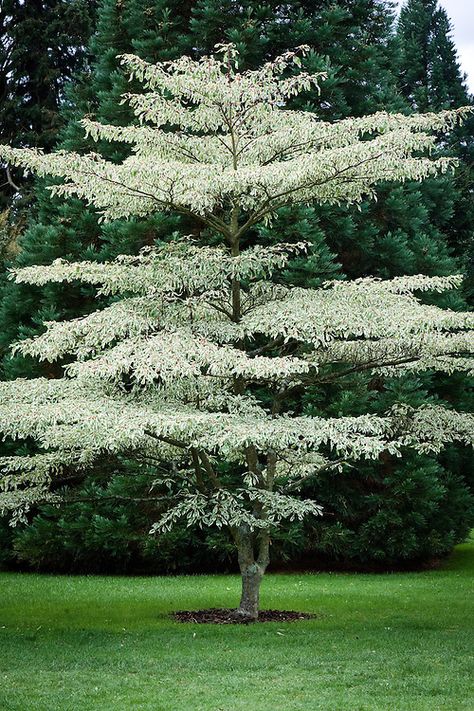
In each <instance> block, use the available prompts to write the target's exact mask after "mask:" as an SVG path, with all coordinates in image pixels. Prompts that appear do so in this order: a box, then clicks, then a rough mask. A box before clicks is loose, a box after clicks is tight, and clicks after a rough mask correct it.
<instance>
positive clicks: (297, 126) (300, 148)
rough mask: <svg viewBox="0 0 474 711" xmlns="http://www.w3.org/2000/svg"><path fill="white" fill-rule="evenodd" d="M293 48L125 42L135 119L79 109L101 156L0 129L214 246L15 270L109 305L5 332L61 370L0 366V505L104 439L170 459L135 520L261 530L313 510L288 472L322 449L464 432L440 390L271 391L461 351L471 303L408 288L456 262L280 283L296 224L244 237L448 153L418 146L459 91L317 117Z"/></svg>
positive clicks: (431, 165) (311, 463) (427, 141)
mask: <svg viewBox="0 0 474 711" xmlns="http://www.w3.org/2000/svg"><path fill="white" fill-rule="evenodd" d="M305 51H306V50H305V49H304V48H302V49H301V51H300V52H296V53H287V54H286V55H284V56H283V57H280V58H278V59H277V60H275V61H274V62H272V63H269V64H266V65H265V66H264V67H262V68H261V69H260V70H258V71H252V72H245V73H239V72H238V67H237V63H238V56H237V54H236V52H235V49H234V48H233V47H232V46H226V47H223V48H221V52H222V54H223V57H222V58H211V57H206V58H204V59H202V60H200V61H198V62H195V61H193V60H191V59H189V58H187V57H183V58H181V59H179V60H178V61H176V62H165V63H161V64H158V65H149V64H147V63H145V62H143V61H142V60H140V59H138V58H137V57H134V56H125V57H123V63H124V65H125V67H126V68H127V69H128V70H129V71H130V73H131V74H132V75H133V76H134V77H136V78H138V79H139V80H141V81H142V82H143V83H144V86H145V92H144V93H143V94H139V95H128V96H126V97H125V98H124V100H125V101H128V102H129V103H130V104H131V106H132V107H133V109H134V111H135V113H136V116H137V125H134V126H129V127H116V126H103V125H101V124H98V123H96V122H94V121H90V120H85V121H84V122H83V125H84V128H85V130H86V132H87V133H88V134H89V135H90V136H91V137H92V138H93V139H95V140H104V139H105V140H111V141H123V142H125V143H128V144H130V146H131V148H132V150H131V156H130V158H127V159H125V160H124V161H123V162H122V163H120V164H117V163H111V162H109V161H106V160H104V159H103V158H101V157H100V156H99V155H97V154H88V155H78V154H73V153H66V152H57V153H53V154H51V155H43V154H42V153H41V152H38V151H34V150H29V149H28V150H27V149H25V150H18V149H10V148H7V147H4V146H3V147H1V148H0V155H2V157H3V158H4V159H5V160H9V161H11V162H13V163H16V164H18V165H21V166H24V167H25V168H27V169H30V170H34V171H35V172H37V173H38V174H40V175H53V176H57V177H59V178H63V179H65V182H62V183H60V184H59V185H56V186H55V187H54V188H53V191H54V192H55V193H57V194H62V195H69V194H75V195H78V196H79V197H81V198H84V199H85V200H86V201H88V202H89V203H91V204H92V205H94V206H96V207H97V208H98V209H99V210H100V211H101V213H102V215H103V217H104V219H108V220H112V219H114V218H118V217H120V218H123V217H129V216H142V215H146V214H149V213H151V212H153V211H156V210H157V209H169V210H172V211H175V212H178V213H183V214H186V215H190V216H194V217H195V218H196V219H198V220H200V221H201V222H203V223H204V224H205V225H206V226H207V227H208V228H210V229H212V230H213V231H214V233H215V235H217V236H218V237H219V239H220V243H219V244H217V245H216V246H212V247H211V246H204V245H202V244H200V243H199V242H197V241H192V240H191V239H179V240H178V239H172V240H171V241H170V243H169V244H167V245H165V246H163V247H160V248H153V249H147V250H144V251H143V252H142V253H141V254H139V255H138V256H133V257H130V256H122V257H119V258H117V259H116V260H115V261H113V262H110V263H108V264H102V263H97V262H82V263H78V264H75V263H69V262H66V261H63V260H56V261H55V262H53V263H52V264H51V265H49V266H37V267H27V268H24V269H20V270H18V271H16V272H15V273H14V274H13V276H14V278H15V279H16V280H17V281H18V282H24V283H29V284H36V285H40V286H41V285H44V284H47V283H50V282H74V281H82V282H85V283H87V284H91V285H94V286H95V287H96V288H97V293H98V294H99V295H101V296H105V297H108V298H109V305H108V306H106V307H105V308H103V309H102V310H98V311H96V312H94V313H92V314H90V315H88V316H84V317H82V318H78V319H74V320H71V321H67V322H55V321H52V322H47V323H46V324H45V332H44V333H43V334H42V335H40V336H38V337H36V338H32V339H25V340H22V341H20V342H19V343H17V344H16V346H15V349H16V351H18V352H20V353H23V354H25V355H26V354H28V355H31V356H34V357H37V358H39V359H42V360H47V361H54V360H57V359H66V365H65V372H64V377H63V378H61V379H57V380H46V379H42V378H39V379H36V380H17V381H14V382H8V383H1V384H0V429H1V431H2V432H3V433H4V435H5V436H6V437H9V438H13V439H27V438H32V439H33V440H35V441H36V442H37V445H38V449H37V454H34V455H31V456H15V457H4V458H2V459H1V460H0V467H1V468H2V470H3V477H2V479H1V487H2V494H1V495H0V506H1V507H2V508H3V509H5V510H6V509H11V510H13V511H14V512H16V513H15V515H16V516H19V515H21V512H22V511H25V510H28V507H29V506H31V504H33V503H35V502H37V501H45V500H48V501H52V502H56V501H58V500H59V497H58V494H52V493H50V489H49V486H50V484H51V482H52V481H53V480H58V481H61V478H62V477H63V476H64V475H65V474H66V475H67V472H69V471H71V470H74V471H76V470H86V469H87V467H90V466H91V465H92V464H94V463H95V462H96V461H99V460H100V458H101V457H103V456H104V454H111V453H112V454H117V455H124V456H127V457H129V456H132V457H133V456H140V457H143V458H144V459H149V460H150V461H153V462H160V463H165V464H166V466H168V468H169V471H170V472H174V473H175V474H174V489H175V491H174V494H175V496H176V497H177V499H176V500H175V502H174V504H173V506H171V507H170V508H169V510H168V511H167V513H165V515H164V516H163V518H162V519H161V520H160V521H159V522H157V523H156V524H155V525H154V526H153V530H166V529H168V528H169V527H170V526H171V525H172V524H173V523H174V522H175V521H177V520H179V519H182V518H184V519H185V520H187V521H188V522H189V523H190V524H191V523H195V522H196V523H199V524H206V525H208V524H209V525H217V526H228V527H231V528H235V527H238V526H246V527H247V528H248V529H250V530H256V531H258V530H261V529H265V530H267V529H269V528H270V527H271V526H275V525H278V524H279V522H280V521H282V520H283V519H290V520H292V519H301V518H302V517H304V516H306V515H308V514H319V513H320V509H319V507H318V506H317V504H316V503H314V502H311V501H301V500H300V499H298V497H295V496H294V492H295V491H296V490H297V489H298V488H299V487H300V486H301V484H302V483H303V482H304V481H305V480H306V479H307V478H308V477H311V476H314V475H315V474H317V473H318V471H321V470H322V469H324V468H327V467H333V468H334V470H335V471H337V470H338V469H340V468H341V467H342V466H344V463H345V462H346V461H348V460H357V459H360V458H369V459H377V458H378V457H379V456H380V455H381V454H382V453H383V452H389V453H391V454H393V455H394V456H401V455H402V453H403V450H404V448H406V447H413V448H415V449H417V450H419V451H422V452H430V451H432V452H438V451H439V450H440V448H441V447H442V446H443V443H444V442H450V441H454V440H459V441H462V442H465V443H468V444H469V443H472V439H473V432H474V427H473V424H474V422H473V417H472V415H468V414H465V413H457V412H454V411H451V410H450V411H448V410H445V409H443V408H442V407H435V406H426V407H424V408H421V409H418V410H410V409H409V408H407V407H405V406H401V405H400V406H398V407H397V408H394V409H393V410H392V411H390V412H387V413H386V414H385V415H384V416H380V415H377V416H376V415H370V414H367V415H364V416H360V417H338V418H318V417H305V416H297V415H295V414H293V413H292V412H291V409H289V406H288V403H289V398H293V397H295V396H297V395H299V394H300V393H302V392H304V391H305V390H306V389H307V388H308V387H310V386H311V385H313V384H316V383H318V382H321V381H323V382H324V381H325V380H327V378H333V377H338V376H341V375H343V374H344V373H345V372H346V371H348V372H353V371H357V370H358V369H371V370H373V371H374V372H379V373H383V374H385V375H389V376H391V375H394V376H396V375H400V374H401V373H403V372H405V371H406V370H407V369H411V370H418V371H421V370H427V369H439V370H441V371H446V372H448V373H450V372H454V371H456V370H465V371H469V370H472V369H473V358H472V351H473V326H474V318H473V315H472V314H471V313H459V312H455V311H450V310H447V309H441V308H438V307H436V306H432V305H426V304H425V303H423V302H422V300H421V295H422V292H425V291H435V292H441V291H445V290H447V289H453V288H456V287H458V286H459V285H460V283H461V280H462V278H461V276H452V277H425V276H422V275H417V276H411V277H400V278H396V279H392V280H389V281H381V280H377V279H373V278H366V279H359V280H357V281H354V282H334V283H328V284H325V285H324V286H323V287H322V288H320V289H301V288H290V287H287V286H284V285H282V284H281V283H280V281H281V280H280V279H279V275H280V274H281V271H282V270H283V269H284V267H285V265H286V264H287V262H288V259H289V258H290V257H291V256H292V254H293V253H294V252H295V251H301V250H304V249H305V245H303V244H298V245H285V244H282V245H278V246H275V247H262V246H253V247H247V248H245V249H243V248H242V241H241V238H242V237H243V236H244V235H245V233H246V232H247V231H248V229H249V228H250V227H252V226H253V225H255V224H257V223H258V222H261V221H265V220H269V219H271V217H272V215H274V213H275V211H276V210H278V208H279V207H281V206H282V205H287V204H296V203H314V202H321V203H324V202H329V203H337V202H344V203H351V202H358V201H359V200H361V199H362V198H363V197H366V196H368V195H369V196H370V195H371V194H373V190H374V187H375V186H376V184H377V183H378V182H379V181H380V180H397V181H403V180H408V179H410V180H412V179H417V180H418V179H420V180H421V179H423V178H425V177H427V176H429V175H434V174H437V173H438V172H440V171H441V172H443V171H445V170H447V169H450V168H451V166H452V165H453V161H451V160H449V159H444V158H432V157H431V156H430V155H429V151H430V150H431V149H432V148H433V146H434V138H433V136H432V135H431V134H432V132H433V131H435V132H442V131H447V130H449V129H450V128H451V127H452V126H453V125H455V124H456V122H457V121H458V120H459V119H460V117H462V115H463V113H464V111H463V110H460V111H445V112H442V113H440V114H427V115H422V116H410V117H405V116H401V115H390V114H382V113H380V114H376V115H374V116H369V117H365V118H361V119H348V120H344V121H340V122H338V123H335V124H328V123H324V122H322V121H319V120H318V119H317V118H316V117H315V116H314V115H311V114H308V113H304V112H300V111H291V110H289V109H287V108H286V105H287V102H288V100H289V99H290V98H291V97H292V96H293V95H294V94H296V93H298V92H300V91H302V90H314V89H315V88H317V87H318V81H319V80H320V79H322V77H320V76H310V75H307V74H305V73H304V72H299V71H298V69H299V65H300V59H299V56H300V55H301V54H304V52H305ZM171 129H172V130H171ZM224 461H225V462H227V464H228V465H229V466H230V467H231V468H232V471H233V477H232V479H229V478H228V477H226V476H225V475H223V474H222V469H221V467H220V463H221V462H224ZM169 476H170V477H172V476H173V475H172V473H170V475H169ZM230 481H232V482H233V483H232V484H231V483H229V482H230ZM236 482H237V483H236Z"/></svg>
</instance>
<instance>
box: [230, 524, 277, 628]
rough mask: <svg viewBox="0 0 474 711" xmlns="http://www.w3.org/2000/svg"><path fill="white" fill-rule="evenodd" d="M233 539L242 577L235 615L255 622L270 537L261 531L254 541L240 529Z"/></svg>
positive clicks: (249, 534)
mask: <svg viewBox="0 0 474 711" xmlns="http://www.w3.org/2000/svg"><path fill="white" fill-rule="evenodd" d="M235 539H236V544H237V550H238V556H239V567H240V572H241V575H242V596H241V598H240V605H239V607H238V609H237V614H238V615H240V616H241V617H244V618H247V619H251V620H256V619H257V618H258V610H259V598H260V584H261V582H262V578H263V576H264V574H265V570H266V569H267V566H268V563H269V545H270V536H269V535H268V533H267V532H266V531H262V532H260V533H259V535H258V538H257V540H255V536H254V534H252V533H250V532H249V531H248V530H245V529H243V527H242V528H240V530H239V531H238V533H237V535H236V536H235ZM254 543H257V545H258V558H257V560H256V559H255V551H254Z"/></svg>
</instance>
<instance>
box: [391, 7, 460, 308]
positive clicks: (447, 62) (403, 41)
mask: <svg viewBox="0 0 474 711" xmlns="http://www.w3.org/2000/svg"><path fill="white" fill-rule="evenodd" d="M397 41H398V47H399V51H398V55H399V75H400V90H401V92H402V93H403V95H404V96H405V97H406V99H407V101H408V103H409V105H410V106H411V107H412V109H414V110H416V111H438V110H441V109H450V108H453V107H455V106H461V105H463V106H465V105H467V104H469V103H471V102H472V97H471V96H470V95H469V92H468V89H467V86H466V78H465V76H464V75H463V73H462V71H461V68H460V65H459V61H458V56H457V50H456V46H455V44H454V41H453V39H452V27H451V23H450V20H449V17H448V15H447V13H446V10H445V9H444V8H443V7H441V6H440V5H439V3H438V0H408V1H407V3H406V4H405V5H404V7H403V8H402V10H401V13H400V19H399V23H398V32H397ZM445 143H446V150H447V152H449V153H450V154H452V155H456V156H457V157H459V158H460V160H461V161H462V169H461V170H460V171H459V173H458V174H457V176H455V177H453V178H451V179H450V180H445V181H444V187H445V192H446V193H447V194H450V195H451V201H452V208H451V215H450V219H449V220H448V221H447V224H446V226H445V232H446V234H447V235H448V237H449V244H450V245H451V247H452V248H453V249H454V251H455V253H456V254H457V255H458V256H461V257H462V258H463V259H464V261H465V265H466V271H467V274H468V279H467V285H466V291H467V293H468V296H469V297H470V298H471V297H472V293H474V292H473V288H474V271H473V267H472V254H473V253H474V206H473V203H472V195H471V190H472V183H473V178H474V172H473V169H472V166H473V163H474V119H473V118H470V119H469V120H468V121H466V123H465V124H464V125H463V126H462V127H457V128H456V129H455V130H453V131H452V132H450V134H449V136H448V140H447V141H446V139H445ZM470 255H471V256H470Z"/></svg>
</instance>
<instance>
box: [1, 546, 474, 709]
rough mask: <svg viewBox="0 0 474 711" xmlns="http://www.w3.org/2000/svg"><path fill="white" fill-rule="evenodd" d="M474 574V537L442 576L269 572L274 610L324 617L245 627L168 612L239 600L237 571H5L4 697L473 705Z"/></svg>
mask: <svg viewBox="0 0 474 711" xmlns="http://www.w3.org/2000/svg"><path fill="white" fill-rule="evenodd" d="M473 573H474V545H473V543H472V542H471V543H470V544H468V545H463V546H459V547H458V549H457V550H456V552H455V554H454V556H453V558H452V559H451V560H450V561H449V562H448V563H447V564H446V565H445V566H444V567H443V569H441V570H434V571H429V572H422V573H413V574H409V573H404V574H396V575H394V574H391V575H357V576H352V575H338V574H320V575H302V574H298V575H273V576H272V575H269V576H267V578H266V580H265V583H264V585H263V589H262V597H263V600H262V602H263V605H264V607H273V608H280V609H285V608H287V609H288V608H290V609H296V610H302V611H309V612H313V613H315V614H316V615H317V617H316V619H314V620H308V621H299V622H296V623H283V624H282V623H276V624H275V623H265V624H258V623H257V624H255V625H249V626H245V627H242V626H238V625H237V626H228V625H227V626H211V625H195V624H184V625H180V624H179V623H176V622H173V621H172V620H170V619H169V618H168V617H167V615H168V613H169V612H171V611H172V610H177V609H183V608H184V609H189V608H191V609H198V608H203V607H212V606H214V607H216V606H226V605H229V604H232V601H233V600H234V598H235V595H236V592H237V589H238V586H239V580H238V578H237V576H225V577H220V576H215V577H210V576H194V577H185V578H182V577H180V578H176V577H168V578H158V579H157V578H156V577H153V578H133V579H131V578H119V577H58V576H51V577H50V576H45V575H41V576H38V575H24V574H22V575H16V574H13V573H8V574H2V575H1V577H0V586H1V587H2V605H1V609H0V648H1V650H2V654H1V658H0V668H1V673H2V684H1V688H0V706H1V707H2V708H5V709H18V711H19V710H20V709H22V710H23V709H30V708H34V709H35V711H50V710H51V709H54V710H55V711H66V710H67V711H69V709H72V708H80V709H81V711H95V710H96V709H98V708H100V709H101V710H102V711H109V710H110V711H115V710H116V709H131V708H136V709H143V710H144V711H145V710H147V711H148V710H149V711H158V710H160V711H161V710H163V711H165V709H166V711H169V710H171V709H195V710H196V711H216V709H223V710H224V709H225V711H230V710H231V709H232V711H234V710H239V711H240V710H241V709H249V708H251V709H252V711H270V710H272V709H275V708H277V709H284V708H289V704H290V706H291V709H292V711H314V710H315V709H323V710H324V711H341V709H364V711H387V709H396V710H397V711H433V709H436V711H438V710H439V711H443V710H446V711H448V709H456V711H461V710H462V709H465V710H466V711H468V709H471V708H472V644H473V641H474V638H473V634H474V630H473V624H472V621H473V619H474V616H473V603H472V595H471V588H472V575H473ZM289 699H291V702H289V701H288V700H289Z"/></svg>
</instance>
